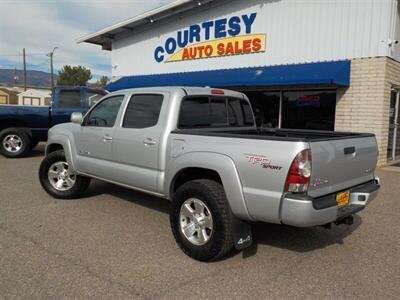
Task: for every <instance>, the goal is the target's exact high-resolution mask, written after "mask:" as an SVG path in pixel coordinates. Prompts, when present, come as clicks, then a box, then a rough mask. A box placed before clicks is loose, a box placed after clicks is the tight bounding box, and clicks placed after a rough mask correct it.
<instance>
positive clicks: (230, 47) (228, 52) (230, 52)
mask: <svg viewBox="0 0 400 300" xmlns="http://www.w3.org/2000/svg"><path fill="white" fill-rule="evenodd" d="M233 54H235V52H234V50H233V45H232V43H231V42H229V43H227V44H226V51H225V55H233Z"/></svg>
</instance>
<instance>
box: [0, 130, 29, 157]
mask: <svg viewBox="0 0 400 300" xmlns="http://www.w3.org/2000/svg"><path fill="white" fill-rule="evenodd" d="M9 136H16V137H17V138H18V139H19V141H20V142H21V144H20V145H19V147H20V149H19V150H11V151H10V150H8V149H7V148H6V147H5V145H4V143H5V140H6V139H7V137H9ZM31 142H32V141H31V137H30V136H29V135H28V134H27V133H26V132H25V131H24V130H23V129H21V128H7V129H4V130H2V131H1V132H0V153H1V154H3V155H4V156H5V157H8V158H19V157H25V156H27V155H28V154H29V153H30V151H31Z"/></svg>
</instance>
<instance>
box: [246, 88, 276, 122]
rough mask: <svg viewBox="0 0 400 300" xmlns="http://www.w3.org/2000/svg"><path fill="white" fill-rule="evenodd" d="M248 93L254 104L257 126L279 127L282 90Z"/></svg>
mask: <svg viewBox="0 0 400 300" xmlns="http://www.w3.org/2000/svg"><path fill="white" fill-rule="evenodd" d="M246 95H247V96H248V97H249V99H250V102H251V105H252V106H253V111H254V115H255V117H256V123H257V126H258V127H261V128H278V127H279V107H280V99H281V92H247V93H246Z"/></svg>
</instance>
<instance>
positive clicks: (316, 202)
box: [281, 178, 380, 227]
mask: <svg viewBox="0 0 400 300" xmlns="http://www.w3.org/2000/svg"><path fill="white" fill-rule="evenodd" d="M379 188H380V184H379V178H376V179H375V180H372V181H369V182H367V183H364V184H361V185H358V186H355V187H352V188H349V190H350V201H349V204H348V205H346V206H344V207H341V208H339V207H338V206H337V204H336V196H335V195H336V193H335V194H331V195H327V196H324V197H319V198H312V197H309V196H305V195H296V194H286V195H285V196H284V198H283V200H282V206H281V222H282V223H283V224H287V225H292V226H296V227H311V226H317V225H325V224H328V223H331V222H335V221H339V220H341V219H343V218H345V217H347V216H349V215H353V214H355V213H357V212H358V211H361V210H363V209H364V208H365V207H366V206H367V205H368V204H369V203H370V202H371V201H372V200H373V199H375V198H376V196H377V194H378V191H379Z"/></svg>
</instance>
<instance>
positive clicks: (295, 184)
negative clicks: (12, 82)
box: [39, 87, 380, 261]
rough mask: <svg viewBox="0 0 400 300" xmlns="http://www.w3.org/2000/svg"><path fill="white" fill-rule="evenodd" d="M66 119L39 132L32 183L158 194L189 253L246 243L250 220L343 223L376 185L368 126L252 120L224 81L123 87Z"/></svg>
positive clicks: (69, 193) (213, 255) (66, 195)
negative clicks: (102, 184) (346, 129)
mask: <svg viewBox="0 0 400 300" xmlns="http://www.w3.org/2000/svg"><path fill="white" fill-rule="evenodd" d="M71 121H72V122H71V123H65V124H61V125H57V126H55V127H53V128H52V129H51V130H50V132H49V138H48V144H47V147H46V157H45V158H44V160H43V162H42V164H41V166H40V170H39V177H40V182H41V184H42V186H43V188H44V189H45V190H46V191H47V192H48V193H49V194H50V195H52V196H53V197H56V198H62V199H70V198H78V197H80V196H82V195H83V193H84V192H85V190H86V189H87V187H88V186H89V182H90V178H96V179H101V180H105V181H108V182H111V183H114V184H117V185H121V186H124V187H127V188H131V189H135V190H139V191H143V192H146V193H149V194H152V195H155V196H159V197H163V198H166V199H169V200H171V209H170V221H171V228H172V232H173V234H174V236H175V239H176V241H177V243H178V244H179V246H180V247H181V248H182V250H183V251H184V252H185V253H186V254H187V255H189V256H191V257H193V258H195V259H198V260H203V261H207V260H215V259H218V258H220V257H222V256H224V255H225V254H227V253H228V252H229V251H230V250H231V249H233V247H236V248H237V249H243V248H245V247H247V246H249V245H250V244H251V243H252V235H251V226H250V223H251V222H254V221H261V222H271V223H281V224H286V225H292V226H297V227H310V226H317V225H325V226H326V227H329V226H330V224H332V223H336V224H342V223H343V224H351V223H352V216H353V214H355V213H357V212H358V211H360V210H362V209H364V208H365V207H366V206H367V204H368V203H369V202H370V201H371V200H372V199H373V198H375V197H376V195H377V192H378V189H379V187H380V185H379V179H378V178H377V177H375V176H374V171H375V167H376V163H377V155H378V150H377V144H376V140H375V137H374V135H373V134H362V133H342V132H325V131H305V130H286V129H273V130H271V129H270V130H267V129H257V128H256V126H255V122H254V116H253V112H252V109H251V106H250V103H249V101H248V99H247V97H246V96H245V95H244V94H242V93H238V92H234V91H228V90H221V89H210V88H187V87H168V88H166V87H162V88H146V89H130V90H123V91H119V92H114V93H111V94H109V95H107V96H105V97H104V98H103V99H102V100H101V101H99V102H98V103H97V104H96V105H95V106H94V107H92V108H91V109H90V111H89V112H88V113H87V114H86V115H85V116H82V114H81V113H74V114H73V115H72V116H71ZM132 222H134V220H132Z"/></svg>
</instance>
